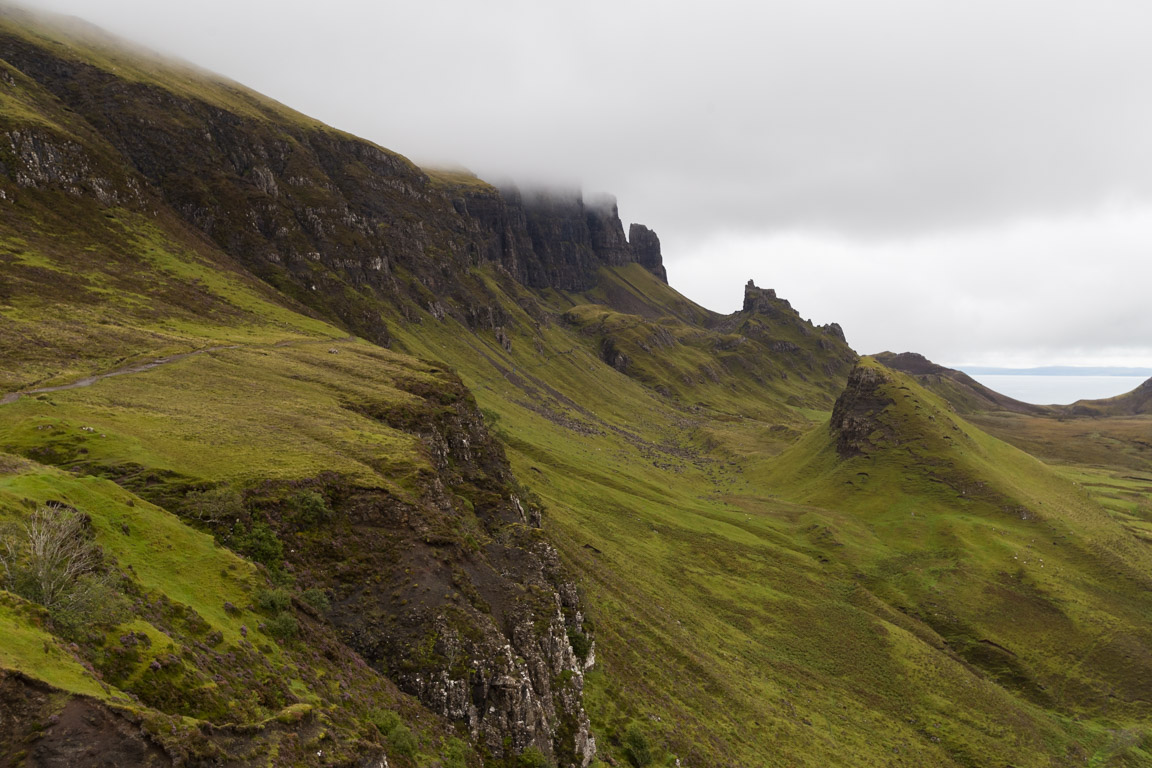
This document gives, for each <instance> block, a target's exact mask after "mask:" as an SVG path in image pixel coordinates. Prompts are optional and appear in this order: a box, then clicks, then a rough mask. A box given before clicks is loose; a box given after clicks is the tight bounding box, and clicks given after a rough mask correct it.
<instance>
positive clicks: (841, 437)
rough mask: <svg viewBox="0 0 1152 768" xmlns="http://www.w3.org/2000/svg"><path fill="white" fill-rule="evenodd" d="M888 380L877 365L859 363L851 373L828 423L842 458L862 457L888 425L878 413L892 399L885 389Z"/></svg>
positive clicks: (837, 450)
mask: <svg viewBox="0 0 1152 768" xmlns="http://www.w3.org/2000/svg"><path fill="white" fill-rule="evenodd" d="M887 383H888V379H887V378H886V377H885V376H884V374H883V373H881V372H880V371H878V370H876V369H875V368H868V367H864V366H856V368H854V369H853V370H852V373H851V374H849V376H848V384H847V385H846V386H845V387H844V392H843V393H842V394H841V395H840V397H839V398H837V400H836V404H835V405H834V406H833V407H832V420H831V422H829V424H828V429H829V430H830V431H831V433H832V435H833V436H834V437H835V438H836V452H837V453H839V454H840V456H841V457H842V458H849V457H852V456H859V455H860V454H863V453H867V452H868V451H869V450H870V449H871V448H872V447H873V446H874V444H875V443H874V441H873V439H872V436H873V435H874V434H875V433H876V431H877V430H878V429H883V428H884V427H883V425H882V424H881V423H880V421H879V420H878V419H877V416H878V415H879V414H880V412H881V411H883V410H884V409H885V408H886V407H888V405H890V404H891V402H892V401H891V399H890V398H889V397H888V396H887V395H886V394H884V393H883V392H882V391H881V387H883V385H885V384H887Z"/></svg>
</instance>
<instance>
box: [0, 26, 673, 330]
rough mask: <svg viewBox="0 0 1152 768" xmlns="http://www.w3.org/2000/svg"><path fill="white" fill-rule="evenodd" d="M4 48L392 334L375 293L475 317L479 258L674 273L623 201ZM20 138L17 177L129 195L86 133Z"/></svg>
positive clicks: (174, 195) (283, 285) (344, 308)
mask: <svg viewBox="0 0 1152 768" xmlns="http://www.w3.org/2000/svg"><path fill="white" fill-rule="evenodd" d="M0 59H3V60H4V61H6V62H8V63H9V64H11V65H13V66H14V67H15V68H16V69H18V70H19V71H20V72H22V73H23V74H24V75H25V76H27V77H29V78H31V80H33V81H35V82H36V83H37V84H38V86H39V87H41V88H43V89H44V90H45V91H46V92H48V93H50V94H51V97H54V98H55V99H58V100H59V101H60V102H62V103H63V104H64V105H65V106H66V107H67V108H68V109H69V110H71V111H72V112H73V113H74V114H75V115H76V116H77V119H78V120H80V121H83V123H85V125H84V128H85V130H86V132H87V134H88V135H89V136H93V137H99V138H98V141H99V142H100V143H101V146H107V148H108V150H109V154H110V155H114V154H116V153H118V154H119V155H120V157H121V159H120V161H119V164H120V165H126V166H128V167H131V168H133V169H134V171H135V172H136V173H138V174H139V177H140V179H141V181H142V182H143V183H144V184H146V185H148V186H150V187H151V190H152V191H153V192H154V193H155V194H156V195H157V196H158V197H159V198H161V199H162V200H163V201H164V203H166V204H167V205H168V206H169V207H171V208H172V209H174V210H175V211H177V212H178V213H179V214H180V215H181V216H182V217H183V218H184V219H185V220H186V221H187V222H188V223H190V224H191V225H192V226H194V227H195V228H197V229H199V230H201V231H202V232H203V233H204V234H205V235H207V236H208V237H209V238H210V239H211V240H212V241H213V242H214V243H216V244H217V245H218V246H219V247H221V248H222V249H223V250H225V251H226V252H228V253H229V254H231V255H232V256H233V257H234V258H236V259H237V260H238V261H240V262H241V263H242V264H244V265H245V266H246V267H248V268H249V269H250V270H251V271H253V272H254V273H255V274H257V275H258V276H259V277H261V278H263V279H264V280H266V281H268V282H270V283H272V284H273V285H275V286H276V287H277V288H278V289H280V290H282V291H285V292H286V293H288V294H290V295H291V296H292V297H293V298H294V299H297V300H299V301H301V302H303V303H304V304H306V305H308V306H310V307H312V308H313V309H314V310H316V311H317V312H319V313H321V314H323V315H326V316H328V317H331V318H333V319H336V320H338V321H339V322H340V323H342V324H343V325H345V326H346V327H347V328H349V330H352V331H354V332H356V333H358V334H360V335H363V336H365V337H366V338H369V339H372V340H374V341H377V342H380V343H385V344H386V343H388V342H389V340H390V335H389V333H388V330H387V328H386V327H385V325H384V323H383V321H382V319H381V317H380V313H379V312H378V311H374V309H373V303H374V302H375V301H377V300H379V299H385V300H386V301H388V302H390V303H393V304H396V303H400V304H403V305H404V306H405V307H411V306H416V307H419V308H420V309H423V310H426V311H431V309H430V306H429V304H430V299H429V294H432V295H434V296H435V297H436V299H437V300H439V302H440V309H441V310H443V312H446V313H448V314H454V315H456V314H459V315H460V317H461V319H462V320H463V314H464V313H465V312H466V311H467V309H468V308H470V307H474V306H475V305H477V304H478V303H483V302H478V301H477V297H476V296H474V295H472V293H471V291H469V290H466V289H464V288H463V287H462V284H463V282H464V280H463V278H464V277H465V275H466V274H467V271H468V270H469V269H470V268H472V267H474V266H476V265H479V264H498V265H500V266H501V267H503V268H504V269H505V270H506V272H507V273H508V274H510V275H512V276H513V278H514V279H516V280H517V281H519V282H520V283H522V284H524V285H527V286H529V287H533V288H559V289H561V290H570V291H583V290H588V289H590V288H592V287H593V286H594V285H595V284H596V282H597V279H598V278H597V270H598V269H600V268H601V267H603V266H621V265H624V264H630V263H635V262H642V263H643V264H644V266H645V267H646V268H647V269H649V270H650V271H652V272H653V273H655V274H657V275H659V276H661V278H663V277H664V273H663V266H662V264H661V261H660V254H659V246H658V243H659V241H658V240H655V238H654V236H649V235H651V233H650V232H648V230H646V229H645V230H643V231H644V232H645V233H647V234H646V235H643V236H641V240H642V242H643V244H642V246H641V248H640V250H639V251H638V250H637V249H636V248H634V247H633V246H632V244H630V243H629V242H628V240H627V239H626V238H625V237H624V229H623V225H622V223H621V221H620V218H619V215H618V213H617V209H616V205H615V202H614V201H613V200H611V199H604V200H599V201H593V202H592V203H590V204H586V203H585V201H584V200H583V198H582V196H581V195H580V194H579V193H578V192H557V191H529V192H525V193H523V194H522V193H520V192H519V191H517V190H516V189H514V188H508V189H505V190H500V191H498V190H496V189H494V188H492V187H490V186H488V185H486V184H484V183H482V182H479V181H478V180H475V179H474V178H473V179H472V182H471V183H466V184H462V185H461V184H453V183H443V182H442V181H441V180H438V179H436V178H430V177H429V175H428V174H426V173H425V172H424V171H422V170H421V169H419V168H417V167H416V166H414V165H413V164H412V163H410V162H409V161H408V160H407V159H405V158H403V157H402V156H400V155H398V154H396V153H394V152H389V151H388V150H385V149H382V148H380V147H377V146H375V145H373V144H371V143H370V142H367V141H363V140H360V139H356V138H354V137H351V136H348V135H347V134H342V133H338V132H336V131H333V130H331V129H328V128H326V127H324V126H321V125H319V124H317V123H313V122H311V121H309V120H307V119H306V118H303V117H302V116H300V115H295V114H293V113H288V112H287V111H286V110H285V111H284V112H283V113H275V112H274V111H273V110H272V109H271V108H268V107H265V106H260V107H256V108H254V109H252V110H236V111H230V110H229V109H225V108H222V107H220V106H218V105H216V104H214V103H209V102H207V101H202V100H199V99H198V98H196V97H194V96H191V95H188V94H187V93H175V92H173V91H170V90H166V89H164V88H161V87H158V86H153V85H150V84H147V83H144V82H139V81H130V80H125V79H121V78H119V77H117V76H116V75H115V74H114V73H112V72H110V71H107V70H104V69H101V68H99V67H96V66H93V65H92V64H88V63H85V62H83V61H80V60H77V59H72V58H68V57H64V56H60V55H58V54H57V53H56V52H54V51H53V50H51V49H49V48H44V47H40V46H37V45H35V44H33V43H31V42H29V41H27V40H25V39H23V38H20V37H17V36H12V35H4V34H0ZM242 98H243V96H242ZM253 101H255V97H253ZM8 139H9V143H10V144H11V145H12V150H13V154H14V155H15V162H14V163H13V167H12V168H8V169H7V173H8V175H10V176H13V177H15V178H17V179H18V180H20V181H21V183H43V182H46V181H53V180H55V181H53V183H60V184H65V185H69V186H71V187H76V188H77V189H80V188H84V189H88V190H89V191H91V193H92V194H93V195H95V196H96V197H98V198H100V199H101V200H106V201H107V203H108V204H116V203H118V202H119V201H120V200H121V199H122V197H123V194H122V192H121V191H120V190H121V189H123V187H124V185H123V184H117V185H114V184H111V183H110V182H108V181H107V180H106V179H105V178H104V176H102V175H101V174H100V173H97V172H89V171H88V170H86V168H88V166H90V165H91V163H89V162H88V161H87V160H86V159H85V156H84V152H82V151H79V149H80V148H79V145H76V143H75V142H72V143H71V144H69V143H67V142H63V143H61V142H56V143H51V142H46V141H44V140H42V139H41V138H40V137H39V136H36V135H33V136H27V135H25V134H24V133H14V134H10V135H9V136H8ZM94 140H96V139H94ZM105 142H107V145H105V144H104V143H105ZM2 159H3V158H0V160H2ZM113 165H114V164H113ZM0 170H3V169H0ZM133 178H135V177H133ZM81 179H83V180H84V181H85V185H81V184H80V180H81ZM640 254H642V255H640ZM433 314H437V313H436V312H433Z"/></svg>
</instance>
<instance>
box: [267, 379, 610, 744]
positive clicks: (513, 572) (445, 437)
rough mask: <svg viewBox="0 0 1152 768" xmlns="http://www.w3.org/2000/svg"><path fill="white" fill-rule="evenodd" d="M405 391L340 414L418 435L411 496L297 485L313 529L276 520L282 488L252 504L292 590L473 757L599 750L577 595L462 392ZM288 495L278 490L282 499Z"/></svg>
mask: <svg viewBox="0 0 1152 768" xmlns="http://www.w3.org/2000/svg"><path fill="white" fill-rule="evenodd" d="M441 379H442V381H441V382H440V383H438V385H437V386H435V387H431V386H429V385H428V384H427V383H419V384H418V383H415V382H409V383H408V384H403V383H402V386H408V387H409V388H410V390H411V392H412V393H413V394H416V395H417V396H418V397H420V398H421V403H420V404H419V405H412V404H411V403H405V404H403V405H397V404H396V403H394V402H391V401H387V402H385V401H381V402H376V401H372V400H350V401H349V402H348V403H347V404H346V407H348V408H349V409H351V410H354V411H356V412H357V413H360V414H362V415H366V416H368V417H370V418H373V419H376V420H379V421H382V422H384V423H386V424H388V425H389V426H391V427H394V428H396V429H402V430H404V431H406V432H409V433H411V434H414V435H417V436H418V437H419V439H420V441H421V443H422V444H423V450H424V454H425V457H426V458H427V460H428V463H429V466H430V468H431V474H430V475H429V476H427V477H423V478H421V479H420V481H419V483H418V485H417V486H416V487H415V488H414V489H413V494H412V495H411V496H407V495H405V496H401V495H397V494H395V493H390V492H386V491H382V490H380V489H378V488H369V487H363V486H359V485H357V484H355V483H351V482H348V481H346V480H344V479H342V478H339V477H321V478H317V479H316V480H315V481H314V482H310V483H297V484H295V485H294V486H293V488H292V489H295V490H297V491H298V490H300V488H301V487H306V488H309V489H311V490H312V491H313V492H318V493H321V494H322V495H323V496H324V498H325V499H326V501H327V502H328V504H329V506H330V507H331V509H332V510H333V514H332V516H331V519H329V520H327V521H325V522H324V524H323V527H322V529H316V528H310V527H308V526H303V527H302V525H301V523H300V521H299V519H298V518H297V517H294V516H293V515H292V514H290V513H285V511H284V510H285V507H284V505H283V503H282V502H281V499H283V498H285V496H286V491H290V490H292V489H286V488H285V487H283V486H280V485H275V484H272V485H269V486H268V487H266V488H264V489H261V490H258V491H254V492H253V493H252V494H251V497H250V505H252V506H255V507H256V508H258V509H260V510H262V511H263V512H264V513H265V514H266V515H267V517H268V518H269V519H270V520H272V521H274V522H273V524H274V525H275V526H276V527H277V529H278V532H279V535H280V536H281V537H282V538H283V539H285V540H286V541H295V542H299V543H305V542H306V543H307V545H306V546H296V547H293V548H292V551H291V552H290V553H288V555H287V557H288V561H289V563H290V565H291V567H292V570H293V572H294V573H295V574H296V577H297V579H298V580H299V581H300V582H301V583H302V585H309V586H311V587H313V588H319V589H323V590H324V591H325V592H326V593H328V594H330V595H332V601H331V608H330V609H329V610H328V611H327V612H326V617H327V619H328V620H329V621H331V622H332V623H333V625H334V626H335V627H336V628H337V631H338V633H339V634H340V636H341V637H342V638H343V639H344V641H345V642H346V643H347V644H348V645H349V646H351V647H352V648H353V649H355V650H356V651H357V652H358V653H359V654H360V655H361V656H362V657H363V658H364V659H366V660H367V661H368V662H369V663H370V664H371V665H372V666H373V667H375V668H377V669H379V670H380V671H382V672H384V673H385V674H387V675H388V676H389V677H390V678H391V679H393V680H395V681H396V682H397V683H398V684H399V686H400V687H401V689H402V690H404V691H406V692H408V693H411V694H412V695H414V696H416V697H417V698H418V699H419V700H420V701H421V702H422V703H423V704H424V705H425V706H427V707H428V708H430V709H431V710H433V711H434V712H436V713H438V714H440V715H443V716H444V717H447V718H449V719H452V720H455V721H457V722H459V723H461V724H462V725H464V726H465V727H466V728H467V730H468V732H469V734H470V736H471V738H472V740H473V742H474V743H475V744H477V746H478V747H479V748H480V749H481V751H482V752H483V753H485V754H488V755H491V756H493V757H496V758H505V757H509V758H514V757H515V756H516V755H519V754H521V753H522V752H524V750H526V749H528V748H529V747H535V748H537V749H539V750H540V751H541V752H542V753H543V754H544V755H545V756H546V757H547V758H548V759H549V760H550V761H551V762H552V764H555V765H559V766H584V765H587V764H588V763H589V762H590V761H591V759H592V757H593V755H594V754H595V752H596V745H595V741H594V739H593V737H592V735H591V731H590V724H589V720H588V716H587V715H586V714H585V712H584V708H583V681H584V672H585V669H586V668H587V667H589V666H591V662H592V659H593V647H594V643H593V640H592V634H591V631H590V627H589V626H588V625H587V624H586V621H585V617H584V613H583V607H582V605H581V602H580V596H579V594H578V592H577V589H576V586H575V584H574V582H573V581H572V579H571V577H570V576H569V575H568V574H567V572H566V571H565V569H564V567H563V566H562V565H561V563H560V560H559V556H558V554H557V552H556V550H555V549H554V548H553V547H552V546H551V544H549V543H548V541H547V540H546V538H545V537H544V535H543V532H542V531H541V529H540V522H541V520H540V518H541V508H540V507H539V505H538V504H536V503H535V502H533V501H532V500H531V498H530V497H529V496H527V495H526V494H525V492H524V491H522V490H521V489H520V488H519V486H518V484H517V482H516V480H515V478H514V477H513V476H512V473H511V471H510V469H509V467H508V463H507V460H506V459H505V457H504V453H503V449H502V448H501V447H500V445H499V444H498V443H497V442H495V441H494V440H493V439H492V437H491V436H490V435H489V433H488V432H487V430H486V429H485V427H484V424H483V421H482V420H481V417H480V414H479V412H478V410H477V408H476V405H475V402H474V401H473V400H472V398H471V395H470V394H469V393H468V392H467V390H466V389H465V388H464V387H463V385H462V384H461V383H460V381H459V380H458V379H456V378H455V377H454V376H450V375H449V374H443V375H442V376H441ZM288 495H290V494H288Z"/></svg>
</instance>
